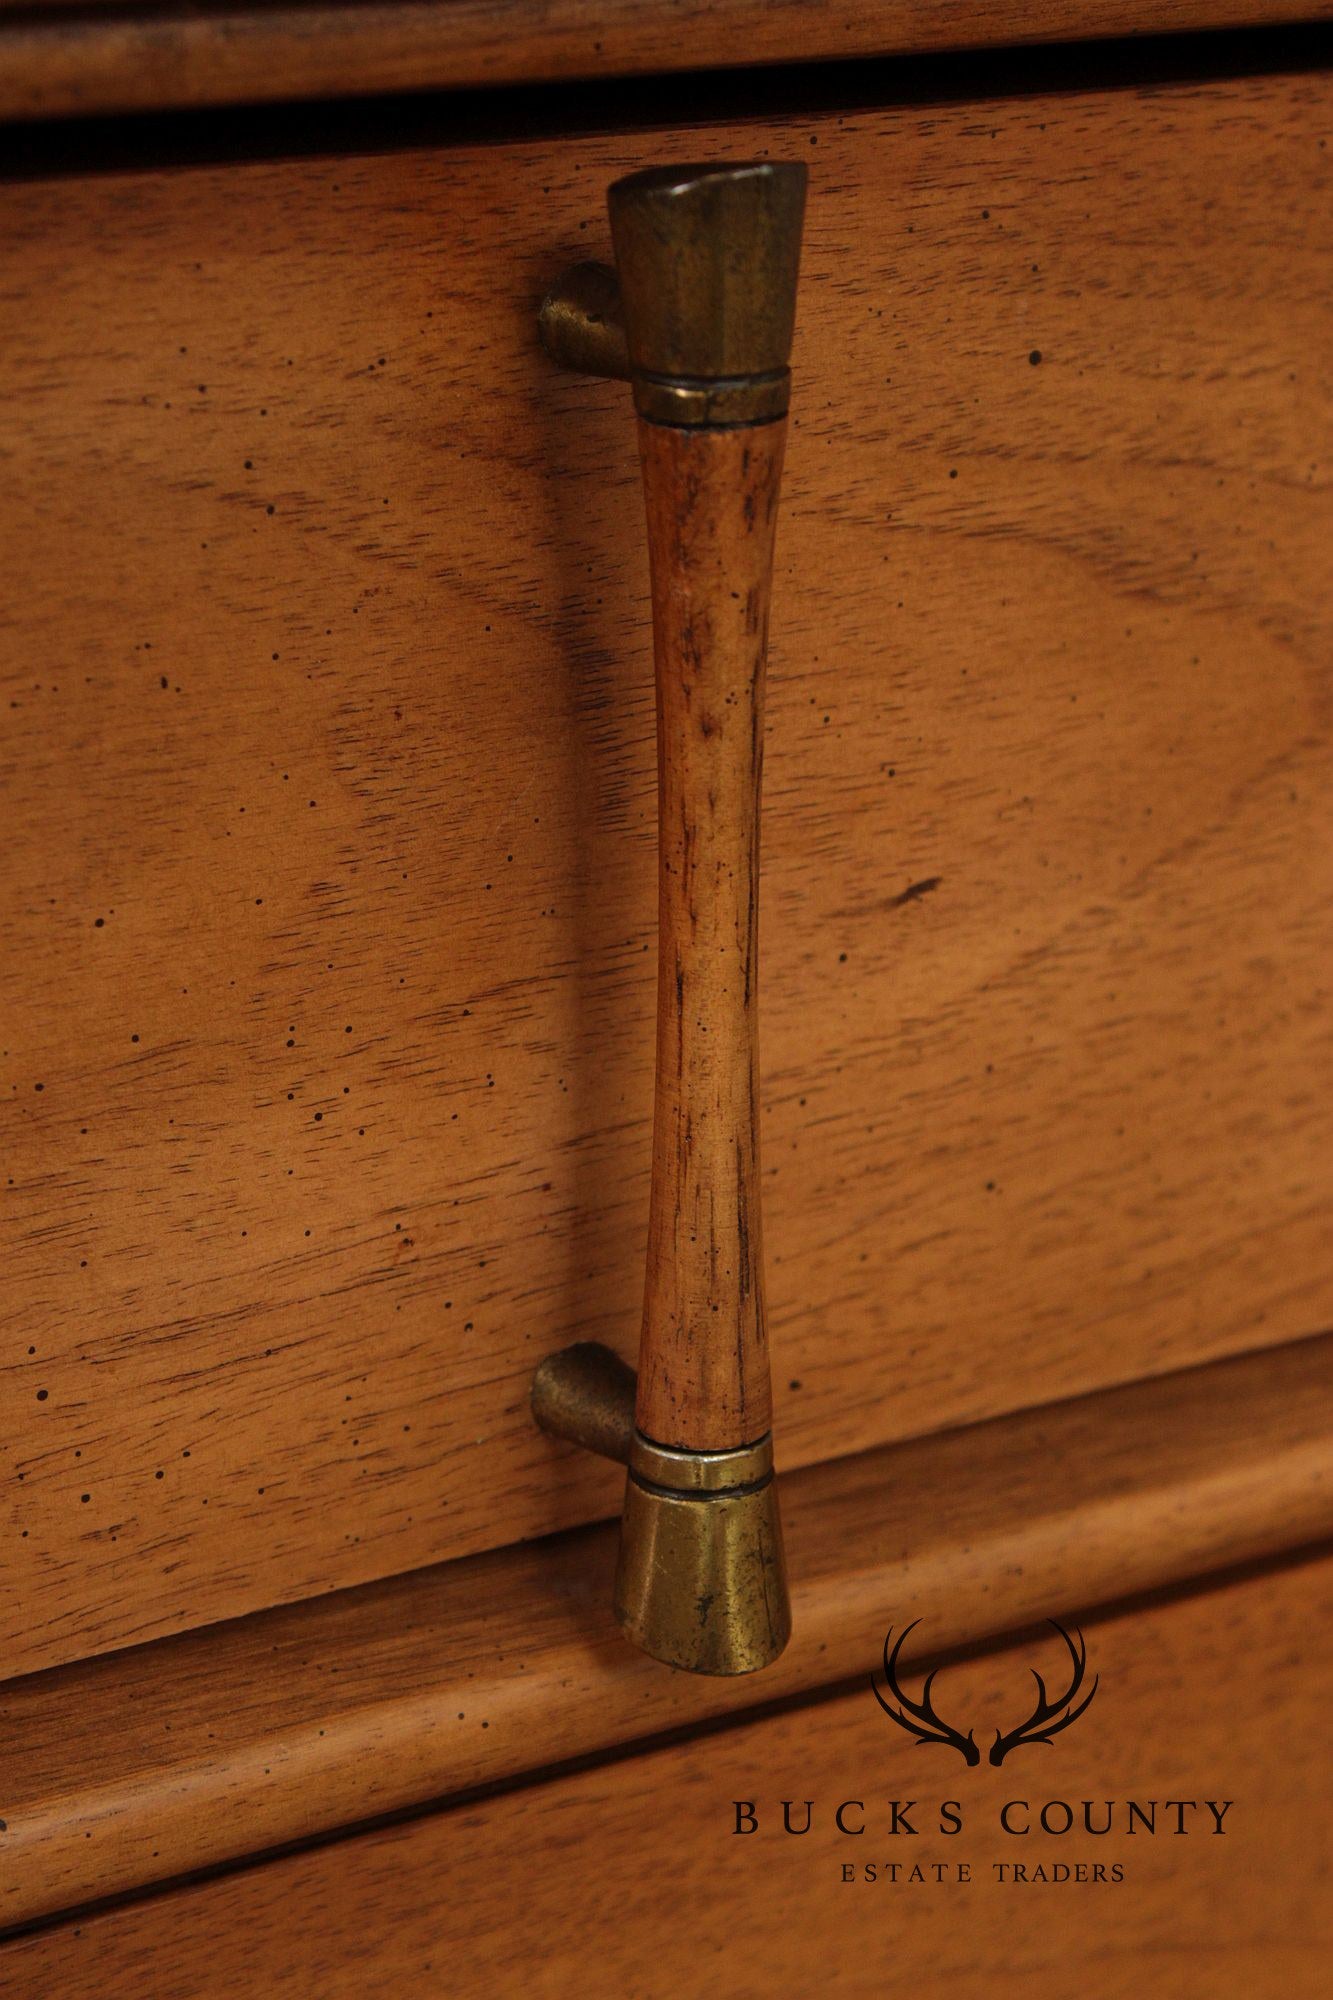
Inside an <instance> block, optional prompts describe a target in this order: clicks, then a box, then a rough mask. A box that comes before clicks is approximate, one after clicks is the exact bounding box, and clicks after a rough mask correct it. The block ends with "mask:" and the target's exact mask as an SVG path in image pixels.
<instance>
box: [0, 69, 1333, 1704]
mask: <svg viewBox="0 0 1333 2000" xmlns="http://www.w3.org/2000/svg"><path fill="white" fill-rule="evenodd" d="M1331 103H1333V93H1331V92H1330V87H1329V84H1328V82H1327V81H1326V80H1325V79H1323V78H1321V77H1318V76H1309V75H1307V76H1301V77H1280V76H1279V77H1272V78H1267V79H1264V80H1255V81H1250V82H1246V81H1236V82H1228V83H1220V84H1214V85H1209V86H1207V87H1198V88H1186V87H1181V88H1179V89H1176V90H1172V91H1164V92H1160V93H1159V92H1154V91H1151V90H1130V91H1108V92H1103V93H1098V92H1091V93H1082V94H1076V95H1071V96H1068V97H1061V96H1049V97H1026V98H1019V99H1011V100H1004V101H999V100H997V101H992V102H987V103H969V104H966V105H952V106H951V105H934V106H931V107H930V108H928V109H924V110H923V109H919V108H918V109H882V110H878V111H866V112H863V113H855V114H853V113H847V114H846V115H842V114H838V115H833V114H829V115H826V116H822V117H820V118H818V119H813V120H810V121H801V120H784V121H781V122H779V123H776V124H764V123H756V124H751V125H737V126H736V127H734V128H726V129H723V130H718V129H711V128H710V129H707V130H704V131H697V130H691V131H680V130H663V131H660V132H649V133H636V134H634V135H633V137H632V138H627V137H625V136H623V135H622V136H620V137H617V136H614V135H611V136H608V135H593V136H588V137H580V138H577V139H573V138H571V139H568V140H564V141H561V142H560V143H558V144H557V143H554V142H551V141H548V140H533V141H530V142H526V143H520V142H516V143H513V144H506V145H502V146H493V147H488V146H486V145H484V144H480V143H479V144H476V145H470V146H467V147H459V148H453V149H451V148H448V147H440V148H438V149H431V148H425V149H423V150H418V151H414V152H411V153H409V154H389V155H375V156H370V155H367V156H363V157H359V158H338V159H332V158H330V159H307V160H301V161H278V162H271V163H262V162H256V163H249V164H233V165H230V166H226V167H216V168H213V167H199V168H194V169H190V170H179V171H173V172H169V173H165V172H164V173H160V174H153V173H121V174H107V175H104V176H96V175H90V176H88V177H86V178H83V179H79V178H73V179H65V180H52V181H33V182H29V183H24V184H18V183H15V184H13V185H10V186H9V187H8V188H7V189H6V193H5V202H4V207H3V215H2V217H0V230H2V231H3V256H4V270H5V273H6V278H5V288H4V299H3V335H2V337H3V342H4V350H3V351H4V355H5V363H4V382H5V388H6V392H7V396H8V416H7V429H6V449H7V451H8V454H9V456H8V460H7V468H6V499H5V520H4V542H5V548H6V558H7V585H6V593H5V603H4V607H3V618H4V640H3V651H4V660H5V678H6V683H7V685H6V688H5V694H4V703H5V705H4V708H3V711H2V713H3V716H4V720H5V723H6V725H7V726H6V730H5V735H4V743H3V753H2V756H3V783H4V787H5V796H6V800H7V818H6V861H5V869H4V878H5V882H4V894H5V903H4V910H3V918H2V927H0V965H2V970H3V979H4V988H3V994H2V996H0V1000H2V1004H3V1019H4V1022H5V1032H4V1035H3V1037H2V1038H0V1049H2V1050H3V1052H4V1055H3V1061H4V1074H3V1086H4V1092H5V1100H6V1103H5V1125H4V1135H3V1138H4V1151H5V1156H6V1163H5V1169H4V1171H5V1189H4V1194H5V1201H4V1227H5V1239H4V1247H3V1263H0V1269H2V1270H3V1273H4V1276H3V1300H2V1315H3V1316H2V1318H0V1362H2V1369H0V1454H2V1456H0V1491H2V1492H3V1496H4V1504H5V1514H4V1521H3V1528H2V1529H0V1533H2V1535H3V1540H2V1541H0V1634H2V1635H3V1641H2V1643H3V1668H4V1670H5V1672H7V1673H18V1672H20V1671H24V1670H28V1669H34V1668H39V1667H43V1666H47V1665H50V1664H52V1663H55V1662H58V1661H60V1660H63V1659H68V1658H70V1657H73V1656H77V1655H79V1654H83V1653H87V1652H90V1651H97V1650H101V1649H103V1648H106V1647H112V1646H119V1645H124V1644H127V1643H130V1642H133V1641H136V1640H142V1639H146V1638H150V1637H153V1636H156V1635H160V1634H163V1633H167V1632H170V1631H175V1630H180V1629H181V1628H183V1627H188V1626H191V1625H194V1624H198V1623H201V1622H206V1621H209V1620H212V1619H218V1618H223V1617H228V1616H233V1615H236V1614H239V1613H243V1612H246V1611H249V1610H253V1609H257V1608H259V1607H262V1606H264V1605H266V1604H269V1603H272V1602H276V1601H280V1600H290V1599H294V1598H298V1597H302V1596H308V1595H311V1594H313V1593H316V1592H320V1591H323V1590H327V1589H331V1588H335V1587H345V1586H349V1585H352V1584H355V1583H358V1582H362V1581H366V1580H369V1579H372V1578H374V1577H377V1576H382V1575H386V1574H390V1573H393V1572H395V1571H398V1570H402V1569H406V1568H410V1567H415V1566H418V1565H421V1564H425V1563H429V1562H433V1561H436V1560H443V1559H445V1558H448V1557H452V1556H457V1555H460V1554H463V1553H466V1552H468V1551H474V1550H477V1549H481V1548H484V1547H488V1546H498V1545H500V1544H503V1543H506V1542H510V1541H512V1540H514V1539H516V1538H518V1537H523V1536H530V1535H534V1534H538V1533H542V1532H546V1531H549V1530H553V1529H556V1528H559V1527H562V1526H566V1525H571V1524H573V1523H576V1522H578V1521H581V1520H587V1519H590V1518H595V1517H598V1516H608V1515H610V1514H612V1513H614V1512H615V1511H616V1510H617V1509H618V1506H619V1499H620V1491H619V1486H620V1476H619V1475H618V1474H617V1473H615V1472H614V1471H611V1470H608V1469H607V1468H605V1467H603V1466H600V1465H598V1464H597V1463H596V1462H594V1461H592V1460H590V1459H586V1458H581V1457H580V1456H579V1455H578V1454H577V1453H575V1452H572V1451H570V1450H569V1449H566V1448H562V1447H559V1446H557V1445H554V1444H553V1443H551V1442H550V1441H549V1440H548V1439H546V1438H544V1437H542V1436H540V1435H539V1434H538V1433H537V1432H536V1431H535V1429H534V1428H533V1426H532V1424H531V1421H530V1418H529V1415H528V1410H527V1385H528V1381H529V1378H530V1374H531V1370H532V1367H533V1365H534V1364H535V1362H536V1361H537V1359H538V1358H539V1357H540V1356H541V1355H542V1354H544V1353H546V1352H548V1351H549V1350H551V1349H553V1348H556V1347H559V1346H562V1345H564V1344H565V1343H566V1342H568V1341H570V1340H571V1339H574V1338H588V1337H592V1338H599V1339H603V1340H606V1341H608V1342H610V1343H611V1344H612V1345H614V1346H616V1347H618V1348H619V1349H620V1351H621V1352H622V1353H624V1354H625V1355H626V1356H627V1357H631V1358H632V1356H633V1353H634V1349H635V1345H636V1342H637V1334H638V1316H639V1310H640V1304H641V1287H642V1282H643V1269H644V1245H645V1235H646V1223H647V1192H648V1160H649V1149H650V1113H651V1096H652V1048H653V989H654V969H655V968H654V954H653V937H654V853H655V827H654V776H653V719H652V667H651V659H650V636H649V623H650V621H649V613H648V579H647V565H646V556H645V547H644V543H645V537H644V532H643V526H642V511H641V501H640V497H639V492H638V481H639V475H638V467H637V464H636V450H635V435H634V420H633V416H632V413H631V410H630V407H629V399H628V396H627V394H626V392H625V391H624V390H623V388H622V387H619V386H617V385H610V384H598V383H590V382H585V381H581V380H577V379H573V378H570V377H562V376H560V375H559V374H558V373H557V372H556V371H555V370H554V369H553V368H552V367H551V366H550V365H549V364H548V363H547V362H546V361H545V359H544V357H543V356H542V354H541V352H540V349H539V347H538V343H537V338H536V332H535V306H536V302H537V300H538V299H539V298H540V296H541V294H542V291H543V289H544V288H545V286H546V285H547V284H549V282H550V281H551V279H552V277H553V275H554V274H555V273H557V272H558V271H559V270H560V269H561V268H562V266H563V265H564V264H565V263H567V262H568V261H569V260H570V258H571V256H572V255H577V254H583V255H594V256H595V255H604V254H605V251H606V242H605V234H604V231H605V224H604V215H603V204H604V197H605V188H606V185H607V183H608V181H609V180H610V179H611V178H613V177H614V176H615V175H616V174H617V173H621V172H624V171H627V170H629V169H631V168H634V167H637V166H641V165H644V164H646V163H649V162H652V161H655V160H656V161H661V160H665V159H670V158H671V157H673V156H674V157H677V158H680V157H686V158H689V157H698V156H699V154H700V153H701V152H707V151H712V152H714V153H716V154H718V155H721V156H728V155H730V156H733V157H736V156H741V157H747V156H750V155H753V154H755V153H760V154H762V153H764V152H765V151H772V152H773V153H774V154H777V155H783V156H800V157H802V158H808V159H809V161H810V162H811V165H812V169H813V172H812V182H811V193H810V202H809V218H808V224H807V236H806V252H805V261H804V279H803V285H802V297H801V301H800V307H799V312H798V337H797V348H796V353H795V356H794V368H795V401H794V405H793V408H794V416H793V420H792V427H791V435H790V440H789V449H788V463H787V474H786V479H785V486H784V501H783V520H782V539H781V542H780V546H779V553H778V570H777V581H776V594H775V612H774V636H773V644H772V650H771V655H770V684H769V726H768V736H767V745H766V753H765V773H766V794H765V863H764V871H765V872H764V885H763V900H764V929H763V937H762V952H763V963H764V992H765V1002H764V1006H765V1012H764V1022H763V1031H762V1042H761V1062H762V1084H763V1117H764V1132H765V1155H764V1199H765V1215H766V1223H767V1240H768V1276H769V1315H770V1332H771V1339H772V1347H773V1354H774V1359H775V1369H776V1373H775V1387H776V1394H777V1411H776V1421H777V1428H778V1435H779V1437H780V1439H781V1441H782V1458H783V1464H784V1465H785V1466H786V1467H787V1468H788V1469H790V1468H791V1467H792V1466H794V1465H798V1464H804V1463H809V1462H812V1461H814V1460H817V1459H820V1458H823V1457H826V1456H828V1455H830V1454H842V1453H849V1452H852V1451H856V1450H860V1449H863V1448H866V1447H869V1446H872V1445H875V1444H878V1443H881V1442H885V1441H888V1440H892V1439H894V1438H899V1437H903V1436H909V1435H912V1434H914V1433H920V1432H924V1431H928V1430H931V1429H934V1428H938V1427H942V1426H946V1425H953V1424H959V1423H964V1422H971V1421H975V1420H979V1419H983V1418H985V1417H987V1416H989V1415H993V1414H996V1413H998V1412H1001V1411H1003V1410H1005V1409H1009V1408H1013V1407H1016V1406H1021V1405H1023V1404H1027V1403H1038V1402H1044V1401H1048V1400H1051V1399H1054V1398H1057V1397H1062V1396H1067V1395H1073V1394H1078V1393H1082V1392H1084V1391H1088V1390H1092V1389H1095V1388H1097V1387H1098V1386H1100V1385H1103V1384H1107V1383H1112V1382H1116V1381H1125V1380H1129V1379H1132V1378H1134V1377H1136V1376H1142V1375H1146V1374H1153V1373H1160V1372H1162V1371H1165V1370H1167V1369H1170V1368H1173V1367H1178V1366H1182V1365H1185V1364H1187V1363H1190V1362H1192V1361H1195V1360H1199V1359H1203V1358H1206V1357H1210V1356H1217V1355H1221V1354H1224V1353H1227V1352H1236V1351H1239V1350H1242V1349H1245V1348H1248V1347H1252V1346H1255V1345H1257V1344H1264V1343H1274V1342H1278V1341H1282V1340H1286V1339H1289V1338H1293V1337H1296V1336H1298V1335H1302V1334H1305V1333H1309V1332H1313V1331H1315V1330H1318V1329H1319V1328H1321V1327H1324V1326H1327V1325H1329V1324H1330V1323H1333V1269H1331V1267H1330V1257H1329V1240H1328V1228H1327V1197H1328V1182H1329V1170H1328V1148H1327V1135H1326V1131H1321V1124H1322V1123H1323V1121H1322V1118H1321V1106H1322V1104H1324V1103H1326V1101H1327V1094H1328V1080H1329V1010H1328V1003H1327V974H1328V970H1329V929H1328V915H1327V902H1328V890H1329V880H1330V876H1329V866H1328V831H1329V818H1330V810H1331V808H1330V799H1331V798H1333V790H1331V788H1330V784H1329V771H1328V766H1329V761H1330V758H1329V750H1330V719H1329V681H1328V672H1327V668H1328V658H1329V628H1330V617H1329V598H1330V587H1331V583H1330V566H1329V563H1328V548H1329V544H1330V522H1329V511H1330V510H1329V501H1328V476H1327V466H1328V463H1329V454H1328V436H1329V409H1328V391H1329V373H1328V370H1327V368H1326V367H1325V366H1324V356H1325V355H1326V353H1327V346H1328V330H1329V286H1328V271H1329V237H1330V233H1331V231H1333V204H1330V202H1329V200H1328V188H1327V172H1328V158H1329V155H1328V153H1327V151H1326V150H1325V149H1324V145H1323V135H1324V132H1325V130H1326V127H1327V124H1328V113H1329V108H1330V104H1331Z"/></svg>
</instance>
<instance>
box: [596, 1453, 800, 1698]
mask: <svg viewBox="0 0 1333 2000" xmlns="http://www.w3.org/2000/svg"><path fill="white" fill-rule="evenodd" d="M666 1480H669V1481H670V1484H666V1483H661V1482H663V1481H666ZM615 1611H616V1617H617V1619H618V1620H619V1623H620V1626H621V1629H622V1631H623V1632H624V1633H625V1636H626V1638H628V1639H632V1640H633V1641H634V1643H635V1645H636V1646H641V1647H642V1648H643V1650H644V1652H646V1653H650V1654H651V1655H652V1656H653V1658H654V1659H657V1660H662V1661H664V1662H665V1663H666V1664H667V1665H668V1666H673V1667H680V1668H683V1669H684V1670H685V1671H686V1672H687V1673H694V1674H751V1673H755V1672H757V1671H758V1669H759V1668H761V1667H766V1666H769V1665H770V1664H771V1663H772V1662H773V1661H774V1660H776V1659H777V1657H778V1655H779V1653H781V1651H782V1649H783V1647H784V1646H785V1645H786V1643H787V1641H788V1639H789V1638H790V1637H791V1602H790V1599H789V1596H788V1592H787V1566H786V1559H785V1556H784V1553H783V1547H782V1522H781V1518H780V1516H779V1513H778V1497H777V1486H776V1483H775V1481H774V1478H773V1448H772V1442H771V1440H770V1439H768V1438H765V1439H762V1440H761V1441H760V1443H759V1444H758V1445H749V1446H745V1447H743V1448H742V1449H741V1450H739V1451H734V1452H686V1451H679V1452H678V1451H673V1450H670V1449H669V1448H666V1447H663V1446H661V1445H655V1444H652V1443H651V1442H650V1441H649V1440H648V1439H646V1438H644V1437H643V1436H642V1435H641V1434H640V1433H639V1432H637V1431H636V1432H635V1435H634V1442H633V1445H632V1447H631V1452H630V1472H629V1478H628V1480H627V1481H626V1486H625V1506H624V1512H623V1515H622V1518H621V1528H620V1560H619V1564H618V1567H617V1570H616V1586H615Z"/></svg>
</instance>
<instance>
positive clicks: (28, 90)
mask: <svg viewBox="0 0 1333 2000" xmlns="http://www.w3.org/2000/svg"><path fill="white" fill-rule="evenodd" d="M1328 11H1329V9H1328V6H1327V0H1305V4H1302V0H935V4H932V5H931V6H929V7H922V6H920V5H918V4H913V0H449V4H448V5H447V6H446V5H440V4H439V0H312V4H311V5H310V6H306V7H302V6H299V5H283V4H281V0H276V4H273V0H269V4H265V5H263V6H255V5H246V4H245V0H211V4H206V5H204V6H202V7H197V6H191V5H185V4H171V0H168V4H166V5H162V6H152V5H145V4H143V0H102V4H100V5H99V4H98V0H91V4H89V5H87V6H82V7H79V8H78V10H77V11H75V9H73V8H67V6H66V4H65V0H0V118H62V117H78V116H82V115H85V114H88V113H100V112H114V111H148V110H153V111H161V110H172V109H182V108H195V107H198V106H201V105H215V104H241V103H249V104H253V103H259V102H265V101H268V100H272V99H277V98H301V97H309V98H327V97H338V96H344V95H355V94H365V93H367V92H371V91H396V90H408V91H418V90H423V89H442V88H449V89H456V88H460V87H463V88H467V87H477V86H483V87H484V86H493V85H496V84H514V83H547V82H554V81H569V80H572V79H575V78H598V77H618V76H627V75H635V74H645V73H648V72H656V71H669V70H680V69H708V68H712V67H715V66H722V67H730V66H731V65H732V64H734V63H735V62H736V61H737V60H738V59H740V60H743V61H745V62H747V63H794V62H811V61H814V60H818V59H819V58H821V57H830V58H833V59H838V58H842V59H844V60H845V59H846V58H848V57H851V56H882V55H903V54H912V53H923V52H927V51H935V50H944V49H966V48H987V47H993V46H995V45H996V44H999V43H1021V42H1052V41H1071V40H1076V39H1079V38H1081V37H1088V36H1104V35H1141V34H1153V33H1166V32H1170V33H1179V32H1180V31H1182V30H1185V29H1197V28H1235V27H1249V26H1255V25H1269V24H1275V23H1279V22H1287V21H1308V20H1311V19H1315V18H1320V17H1322V16H1324V15H1326V14H1327V13H1328Z"/></svg>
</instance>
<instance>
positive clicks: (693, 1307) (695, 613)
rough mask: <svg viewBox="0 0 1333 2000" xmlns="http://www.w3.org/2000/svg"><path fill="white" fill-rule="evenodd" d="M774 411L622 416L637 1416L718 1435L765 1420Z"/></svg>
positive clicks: (663, 1438)
mask: <svg viewBox="0 0 1333 2000" xmlns="http://www.w3.org/2000/svg"><path fill="white" fill-rule="evenodd" d="M786 434H787V423H786V419H785V418H783V419H782V420H781V421H780V422H778V423H771V424H762V425H759V426H758V427H747V428H746V429H743V430H716V431H710V430H699V431H689V430H678V429H674V428H671V427H669V426H664V425H661V424H652V423H645V422H643V421H640V423H639V449H640V456H641V459H642V462H643V478H644V494H645V498H646V501H647V515H648V558H649V569H650V574H651V577H652V602H653V635H654V652H655V668H656V683H657V755H658V800H659V803H658V871H659V874H658V936H657V1066H656V1084H655V1090H654V1106H653V1174H652V1192H651V1197H650V1202H649V1212H648V1272H647V1283H646V1287H645V1294H644V1310H643V1339H642V1342H641V1345H640V1348H639V1389H638V1401H637V1408H636V1416H637V1421H638V1426H639V1429H640V1430H641V1431H642V1432H643V1434H644V1435H645V1437H650V1438H655V1439H656V1440H657V1441H658V1442H659V1443H661V1444H670V1445H679V1446H683V1447H685V1448H686V1449H688V1450H695V1451H699V1450H713V1451H721V1450H725V1449H727V1448H729V1447H731V1446H735V1445H742V1444H749V1443H751V1442H752V1441H753V1440H754V1439H756V1438H760V1437H763V1435H764V1434H765V1432H766V1431H767V1430H768V1429H769V1426H770V1424H771V1422H772V1414H773V1399H772V1391H771V1388H770V1383H769V1366H768V1333H767V1327H766V1324H765V1316H764V1239H763V1225H762V1209H761V1198H762V1196H761V1187H760V1180H759V1044H758V1020H757V1015H758V1003H759V985H758V982H759V807H760V787H761V778H762V770H763V761H764V665H765V656H766V651H767V646H768V614H769V600H770V596H771V592H772V583H773V544H774V536H775V533H776V529H777V513H778V495H779V489H780V486H781V480H782V453H783V445H784V443H785V440H786Z"/></svg>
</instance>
